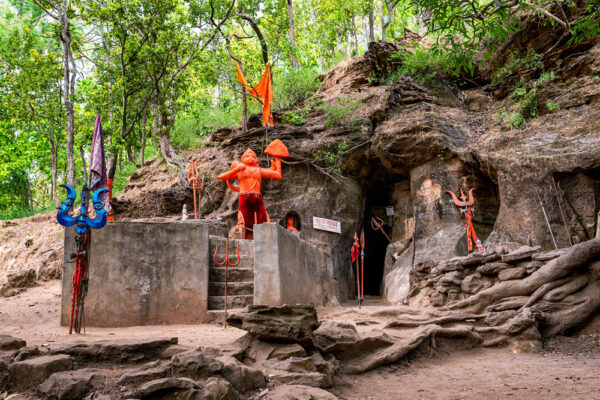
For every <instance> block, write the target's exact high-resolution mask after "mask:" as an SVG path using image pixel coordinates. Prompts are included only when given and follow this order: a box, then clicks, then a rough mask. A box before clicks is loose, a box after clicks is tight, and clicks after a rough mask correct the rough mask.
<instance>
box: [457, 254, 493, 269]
mask: <svg viewBox="0 0 600 400" xmlns="http://www.w3.org/2000/svg"><path fill="white" fill-rule="evenodd" d="M492 254H494V253H493V252H487V253H483V252H481V253H480V252H473V253H471V254H469V255H468V256H466V257H464V258H463V260H462V265H463V267H468V266H471V265H477V264H480V263H482V262H483V260H485V258H486V257H487V256H490V255H492Z"/></svg>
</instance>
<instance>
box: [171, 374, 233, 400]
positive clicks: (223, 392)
mask: <svg viewBox="0 0 600 400" xmlns="http://www.w3.org/2000/svg"><path fill="white" fill-rule="evenodd" d="M203 389H204V397H202V398H201V399H202V400H238V399H239V398H240V395H239V394H238V392H237V391H236V390H235V389H234V388H233V386H232V385H231V383H229V382H227V381H226V380H225V379H221V378H216V377H212V378H209V379H208V380H207V381H206V383H205V384H204V387H203ZM184 399H185V397H184V398H183V399H182V400H184ZM189 400H192V398H190V399H189Z"/></svg>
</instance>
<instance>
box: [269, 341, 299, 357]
mask: <svg viewBox="0 0 600 400" xmlns="http://www.w3.org/2000/svg"><path fill="white" fill-rule="evenodd" d="M304 356H306V350H304V348H303V347H302V346H300V345H299V344H297V343H292V344H286V345H282V346H277V347H275V349H274V350H273V351H272V352H271V354H269V357H268V358H276V359H278V360H284V359H286V358H290V357H304Z"/></svg>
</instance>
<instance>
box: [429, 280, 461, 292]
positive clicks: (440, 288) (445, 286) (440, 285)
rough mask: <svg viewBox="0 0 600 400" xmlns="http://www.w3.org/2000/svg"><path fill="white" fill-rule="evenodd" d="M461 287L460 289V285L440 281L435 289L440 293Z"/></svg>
mask: <svg viewBox="0 0 600 400" xmlns="http://www.w3.org/2000/svg"><path fill="white" fill-rule="evenodd" d="M459 283H460V282H459ZM459 289H460V287H459V286H458V285H455V284H447V283H441V282H438V283H436V284H435V290H437V291H438V292H440V293H446V294H447V293H448V292H449V291H451V290H459Z"/></svg>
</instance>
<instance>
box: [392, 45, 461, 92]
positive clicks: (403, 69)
mask: <svg viewBox="0 0 600 400" xmlns="http://www.w3.org/2000/svg"><path fill="white" fill-rule="evenodd" d="M461 67H462V66H461V65H460V64H459V63H457V60H456V59H454V58H452V57H451V56H450V54H449V53H447V52H445V51H441V50H436V49H419V48H417V49H415V52H414V53H404V54H403V55H402V56H401V65H400V68H399V69H398V72H397V73H398V74H408V75H411V76H413V77H414V78H415V79H416V80H417V81H418V82H420V83H422V84H423V83H428V82H432V81H433V80H434V79H436V78H446V77H457V76H458V73H459V72H460V69H461Z"/></svg>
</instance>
